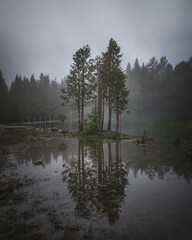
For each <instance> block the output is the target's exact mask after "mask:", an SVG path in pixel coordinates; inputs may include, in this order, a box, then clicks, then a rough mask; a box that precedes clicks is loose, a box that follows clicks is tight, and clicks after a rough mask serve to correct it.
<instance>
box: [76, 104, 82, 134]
mask: <svg viewBox="0 0 192 240" xmlns="http://www.w3.org/2000/svg"><path fill="white" fill-rule="evenodd" d="M77 111H78V131H79V132H80V131H81V115H80V101H78V102H77Z"/></svg>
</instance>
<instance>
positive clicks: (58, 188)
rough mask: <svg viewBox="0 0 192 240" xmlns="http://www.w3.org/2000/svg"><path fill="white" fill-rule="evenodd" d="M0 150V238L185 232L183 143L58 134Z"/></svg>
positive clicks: (190, 193)
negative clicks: (51, 138) (96, 139)
mask: <svg viewBox="0 0 192 240" xmlns="http://www.w3.org/2000/svg"><path fill="white" fill-rule="evenodd" d="M1 151H2V150H1ZM0 157H1V160H2V159H4V160H6V164H5V165H3V164H2V166H1V170H0V173H1V178H0V181H1V186H2V184H3V183H4V185H6V186H11V184H12V185H13V187H12V189H11V190H10V189H8V190H7V191H2V190H1V191H0V193H1V194H0V197H1V198H0V207H1V210H0V216H1V217H0V239H46V240H49V239H50V240H51V239H104V240H105V239H107V240H108V239H112V240H113V239H114V240H115V239H118V240H119V239H133V240H134V239H136V240H137V239H153V240H156V239H174V240H177V239H179V240H180V239H184V240H190V239H192V183H191V182H192V156H191V152H190V146H189V145H186V144H185V145H181V146H176V145H174V144H173V143H172V142H171V141H170V142H169V141H166V142H164V141H158V140H155V141H149V142H147V143H146V144H143V145H136V144H134V142H133V141H130V140H129V141H128V140H125V141H121V142H112V141H111V142H110V141H108V142H106V141H90V140H89V141H88V140H87V141H86V140H78V139H73V138H72V139H61V138H60V139H54V140H50V141H46V142H39V143H33V144H22V145H18V146H17V148H15V147H14V148H10V149H9V150H6V151H2V152H1V155H0ZM13 183H14V184H13ZM1 189H2V187H1ZM9 190H10V191H9Z"/></svg>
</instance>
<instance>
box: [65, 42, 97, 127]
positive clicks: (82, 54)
mask: <svg viewBox="0 0 192 240" xmlns="http://www.w3.org/2000/svg"><path fill="white" fill-rule="evenodd" d="M73 61H74V63H73V64H72V66H71V70H70V74H69V75H68V76H67V80H66V85H67V87H66V89H62V93H63V96H62V98H63V100H64V102H67V100H68V101H69V100H72V101H73V102H74V103H75V104H76V106H77V112H78V130H79V131H82V130H83V128H84V108H85V103H86V101H87V100H88V99H89V98H90V97H91V93H92V88H91V85H90V78H91V73H92V63H91V60H90V47H89V46H88V45H86V46H84V47H82V48H80V49H79V50H78V51H76V53H75V54H74V55H73Z"/></svg>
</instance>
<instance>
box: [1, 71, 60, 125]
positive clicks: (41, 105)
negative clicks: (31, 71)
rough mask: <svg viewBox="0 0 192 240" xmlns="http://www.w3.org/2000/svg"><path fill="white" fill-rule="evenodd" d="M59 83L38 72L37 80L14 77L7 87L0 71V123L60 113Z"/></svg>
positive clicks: (51, 117)
mask: <svg viewBox="0 0 192 240" xmlns="http://www.w3.org/2000/svg"><path fill="white" fill-rule="evenodd" d="M63 86H64V80H63V81H61V83H58V82H57V81H56V80H50V77H49V75H44V74H43V73H41V75H40V77H39V79H35V77H34V75H32V76H31V77H30V79H28V78H26V77H21V76H18V75H17V76H16V77H15V80H14V81H13V82H12V84H11V86H10V89H8V87H7V84H6V82H5V79H4V78H3V75H2V73H1V72H0V123H8V122H11V123H14V122H24V121H34V120H35V121H39V120H44V119H47V120H48V119H55V118H57V116H58V114H60V113H61V112H62V107H61V99H60V95H61V94H60V93H61V88H62V87H63Z"/></svg>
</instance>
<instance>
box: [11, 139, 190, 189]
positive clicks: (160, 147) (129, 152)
mask: <svg viewBox="0 0 192 240" xmlns="http://www.w3.org/2000/svg"><path fill="white" fill-rule="evenodd" d="M187 151H188V150H187V148H186V147H185V146H180V147H177V146H176V145H173V144H168V143H162V142H161V143H160V142H157V141H155V142H150V143H148V144H147V145H143V146H142V145H140V146H138V145H135V144H133V142H127V141H124V142H116V143H114V142H113V143H103V142H101V141H89V142H86V141H85V140H77V139H68V140H65V141H63V140H62V139H60V140H55V139H54V140H52V141H47V142H41V143H40V142H38V143H33V144H28V145H21V146H20V147H17V149H16V150H15V151H14V152H13V154H14V157H15V158H16V159H17V161H18V163H19V164H21V165H23V164H26V165H28V163H29V162H31V161H32V163H34V165H35V163H38V162H40V163H41V166H42V167H45V166H46V165H50V164H51V163H52V162H57V161H58V160H59V158H60V159H61V160H62V161H63V163H64V165H63V166H64V169H65V170H64V173H65V172H66V173H67V174H64V175H63V178H64V179H65V178H66V179H67V178H68V177H69V176H71V174H74V177H78V178H79V177H81V182H83V180H85V181H87V180H91V181H94V183H95V184H97V185H98V186H99V191H100V193H101V192H102V191H103V190H104V191H105V190H106V189H105V187H106V186H108V187H109V186H110V184H111V183H112V185H113V187H114V188H116V185H115V184H117V188H118V189H119V190H120V188H119V187H120V186H119V185H118V184H120V183H123V184H124V185H126V184H128V182H126V180H125V179H127V177H128V175H129V172H133V174H134V176H135V178H137V176H138V174H139V175H146V176H147V177H148V178H149V179H151V180H153V179H154V178H155V177H158V178H159V179H163V178H164V177H165V175H166V174H167V173H169V172H174V173H175V174H177V175H178V176H182V177H183V178H184V179H185V180H186V181H187V182H188V183H190V181H191V179H192V169H191V167H190V166H191V156H189V155H188V152H187ZM69 173H70V174H69ZM79 181H80V179H79ZM101 186H102V188H101ZM112 190H116V189H112ZM122 191H123V190H122Z"/></svg>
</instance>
